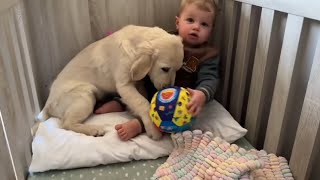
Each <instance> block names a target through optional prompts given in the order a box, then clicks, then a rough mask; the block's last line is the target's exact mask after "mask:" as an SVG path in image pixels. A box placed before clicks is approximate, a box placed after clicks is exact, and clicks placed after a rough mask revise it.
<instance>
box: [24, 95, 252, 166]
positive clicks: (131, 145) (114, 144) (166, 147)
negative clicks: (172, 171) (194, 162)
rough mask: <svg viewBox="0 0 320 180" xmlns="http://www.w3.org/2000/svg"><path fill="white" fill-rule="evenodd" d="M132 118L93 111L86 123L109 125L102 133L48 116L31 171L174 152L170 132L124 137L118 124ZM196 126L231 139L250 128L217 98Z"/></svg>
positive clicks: (35, 143)
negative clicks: (89, 133) (71, 127)
mask: <svg viewBox="0 0 320 180" xmlns="http://www.w3.org/2000/svg"><path fill="white" fill-rule="evenodd" d="M131 118H132V116H130V115H129V113H127V112H120V113H107V114H101V115H93V116H92V117H90V118H89V119H88V120H87V121H86V122H85V123H87V124H98V125H103V126H105V127H106V130H107V131H108V132H107V133H106V134H105V135H104V136H102V137H91V136H86V135H84V134H80V133H75V132H73V131H67V130H64V129H61V128H60V123H61V122H60V120H59V119H57V118H50V119H48V120H47V121H45V122H43V123H41V124H40V125H39V128H38V131H37V133H36V135H35V137H34V139H33V142H32V151H33V156H32V160H31V164H30V167H29V172H43V171H47V170H51V169H70V168H77V167H91V166H96V165H99V164H110V163H117V162H127V161H131V160H133V159H135V160H139V159H156V158H158V157H162V156H166V155H169V154H170V153H171V151H172V149H173V144H172V141H171V138H170V136H169V135H168V134H166V135H165V136H164V137H163V138H162V140H160V141H153V140H152V139H150V138H149V137H148V136H147V135H146V134H141V135H139V136H137V137H135V138H133V139H131V140H130V141H128V142H123V141H121V140H120V139H119V137H118V135H117V132H116V131H115V130H114V126H115V125H116V124H119V123H123V122H126V121H128V119H131ZM193 129H201V130H202V131H204V132H205V131H211V132H212V133H213V134H214V135H216V136H220V137H222V138H223V139H225V140H226V141H228V142H233V141H235V140H237V139H239V138H241V137H242V136H244V135H245V134H246V132H247V130H246V129H244V128H242V127H241V126H240V125H239V124H238V123H237V122H236V121H235V120H234V119H233V118H232V116H231V115H230V114H229V112H228V111H227V110H226V109H225V108H224V107H223V106H222V105H220V104H219V103H218V102H217V101H215V100H214V101H212V102H210V103H208V104H207V105H206V106H205V108H204V109H203V111H202V113H201V114H200V115H199V117H198V118H197V120H196V121H195V124H194V126H193Z"/></svg>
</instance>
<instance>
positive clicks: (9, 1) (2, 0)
mask: <svg viewBox="0 0 320 180" xmlns="http://www.w3.org/2000/svg"><path fill="white" fill-rule="evenodd" d="M17 2H19V0H0V12H2V11H5V10H8V9H9V8H10V7H13V6H14V5H15V4H16V3H17Z"/></svg>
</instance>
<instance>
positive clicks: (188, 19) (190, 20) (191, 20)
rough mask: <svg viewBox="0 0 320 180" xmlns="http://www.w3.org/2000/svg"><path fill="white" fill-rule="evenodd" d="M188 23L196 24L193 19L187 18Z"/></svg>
mask: <svg viewBox="0 0 320 180" xmlns="http://www.w3.org/2000/svg"><path fill="white" fill-rule="evenodd" d="M186 21H187V22H189V23H193V22H194V20H193V19H192V18H187V19H186Z"/></svg>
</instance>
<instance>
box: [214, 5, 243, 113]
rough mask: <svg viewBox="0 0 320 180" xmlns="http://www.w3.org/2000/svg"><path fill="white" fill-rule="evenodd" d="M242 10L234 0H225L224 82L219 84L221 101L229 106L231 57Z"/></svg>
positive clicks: (222, 57)
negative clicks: (238, 19) (238, 18)
mask: <svg viewBox="0 0 320 180" xmlns="http://www.w3.org/2000/svg"><path fill="white" fill-rule="evenodd" d="M239 11H240V5H239V4H237V3H235V2H234V1H232V0H227V1H224V12H223V15H224V17H223V21H222V23H223V27H224V29H223V32H222V33H223V36H224V38H223V41H222V47H221V52H222V53H221V69H222V70H221V71H222V82H221V84H220V85H219V86H220V87H221V88H222V95H221V96H222V97H221V100H220V101H221V103H222V105H223V106H225V107H227V102H228V95H229V83H230V76H231V75H232V74H231V59H232V55H233V52H234V42H235V38H236V33H235V32H236V31H237V30H236V25H237V15H238V14H239V13H238V12H239Z"/></svg>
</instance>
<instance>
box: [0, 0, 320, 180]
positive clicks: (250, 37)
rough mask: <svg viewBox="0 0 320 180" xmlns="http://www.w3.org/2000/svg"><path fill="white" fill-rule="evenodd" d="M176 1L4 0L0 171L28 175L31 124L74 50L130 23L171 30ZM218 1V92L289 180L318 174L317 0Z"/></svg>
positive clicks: (319, 72)
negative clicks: (278, 159) (282, 164)
mask: <svg viewBox="0 0 320 180" xmlns="http://www.w3.org/2000/svg"><path fill="white" fill-rule="evenodd" d="M179 2H180V1H179V0H175V1H172V0H161V1H156V0H131V1H128V0H100V1H98V0H90V1H87V0H70V1H54V0H46V1H40V0H38V1H20V0H11V1H7V0H1V1H0V4H1V7H0V74H1V75H0V78H1V81H0V88H1V91H0V100H1V101H0V113H1V114H0V115H1V121H0V123H1V128H0V144H1V151H0V157H1V163H0V172H1V176H2V177H1V179H8V180H9V179H26V178H27V177H28V166H29V164H30V160H31V156H32V152H31V149H30V144H31V141H32V136H31V131H30V127H32V125H33V123H34V119H35V118H34V117H35V116H36V114H38V113H39V112H40V110H41V107H43V105H44V103H45V100H46V98H47V96H48V92H49V87H50V83H51V82H52V81H53V80H54V78H55V77H56V75H57V74H58V72H60V70H61V69H62V68H63V67H64V66H65V65H66V63H67V62H68V61H69V60H70V59H71V58H72V57H73V56H74V55H75V54H76V53H77V52H79V51H80V50H81V49H83V48H84V47H85V46H87V45H88V44H89V43H91V42H93V41H95V40H98V39H100V38H102V37H104V36H105V35H106V33H107V32H112V31H116V30H118V29H119V28H121V27H123V26H124V25H127V24H137V25H144V26H159V27H161V28H164V29H166V30H172V29H174V28H175V27H174V17H175V15H176V12H177V9H178V6H179ZM217 4H218V6H219V15H218V20H217V23H216V25H215V29H214V34H213V38H212V41H213V43H214V44H216V45H217V46H218V47H219V48H220V56H221V74H222V75H221V77H222V79H221V83H220V88H219V90H218V92H217V93H216V99H217V100H218V101H219V102H220V103H221V104H222V105H223V106H224V107H225V108H226V109H227V110H228V111H229V112H230V113H231V114H232V116H233V117H234V118H235V119H236V120H237V121H238V122H239V123H240V124H241V125H242V126H243V127H245V128H246V129H247V130H248V133H247V134H246V136H245V138H246V140H247V141H249V142H250V144H251V145H252V146H253V147H254V148H256V149H265V150H266V151H268V152H272V153H275V154H277V155H281V156H284V157H286V158H287V159H288V161H289V166H290V169H291V171H292V173H293V175H294V178H295V179H301V180H303V179H318V178H317V177H319V176H320V174H319V171H317V170H319V168H320V163H319V162H320V161H319V160H320V155H319V147H320V138H319V129H320V125H319V123H320V91H319V90H320V80H319V77H320V40H319V39H320V22H319V21H320V13H319V11H318V9H320V3H319V2H318V1H315V0H304V1H302V0H294V1H285V0H269V1H262V0H217ZM119 9H121V11H120V10H119ZM159 162H160V161H159ZM159 162H157V161H156V160H154V161H151V160H150V162H149V163H155V164H157V163H159ZM162 162H163V161H162ZM115 168H116V167H115ZM78 171H84V170H81V169H79V170H78ZM96 171H99V170H98V169H97V170H96ZM39 178H40V179H41V177H39ZM48 178H53V177H48Z"/></svg>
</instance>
